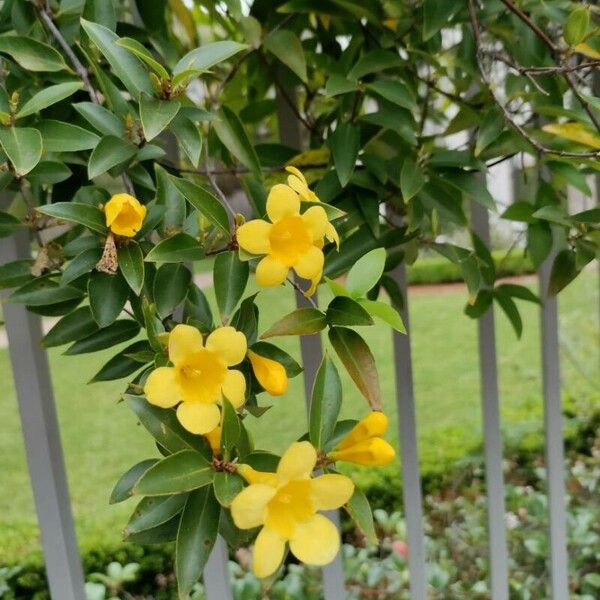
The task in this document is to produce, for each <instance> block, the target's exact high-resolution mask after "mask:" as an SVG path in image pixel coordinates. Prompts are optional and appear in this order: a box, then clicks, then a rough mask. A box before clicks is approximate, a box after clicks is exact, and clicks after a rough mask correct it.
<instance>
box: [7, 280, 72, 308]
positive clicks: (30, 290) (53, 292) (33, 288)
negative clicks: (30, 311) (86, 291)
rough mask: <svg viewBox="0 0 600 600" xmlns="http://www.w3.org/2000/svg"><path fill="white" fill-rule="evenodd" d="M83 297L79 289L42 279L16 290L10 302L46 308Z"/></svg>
mask: <svg viewBox="0 0 600 600" xmlns="http://www.w3.org/2000/svg"><path fill="white" fill-rule="evenodd" d="M82 296H83V293H82V292H81V291H80V290H78V289H77V288H74V287H70V286H59V285H58V284H57V283H56V282H55V281H52V280H51V279H48V278H41V279H34V280H33V281H30V282H29V283H26V284H25V285H22V286H21V287H20V288H18V289H17V290H15V291H14V292H13V293H12V294H11V295H10V296H9V301H10V302H14V303H15V304H27V305H28V306H45V305H47V304H58V303H59V302H66V301H67V300H75V299H79V298H81V297H82Z"/></svg>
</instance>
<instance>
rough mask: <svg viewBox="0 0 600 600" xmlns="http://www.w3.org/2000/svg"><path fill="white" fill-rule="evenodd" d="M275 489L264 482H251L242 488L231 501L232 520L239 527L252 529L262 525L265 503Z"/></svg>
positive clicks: (264, 515)
mask: <svg viewBox="0 0 600 600" xmlns="http://www.w3.org/2000/svg"><path fill="white" fill-rule="evenodd" d="M275 493H276V490H275V488H274V487H272V486H270V485H265V484H264V483H253V484H252V485H249V486H248V487H247V488H244V489H243V490H242V491H241V492H240V493H239V494H238V495H237V496H236V497H235V498H234V499H233V502H232V503H231V516H232V517H233V522H234V523H235V524H236V525H237V527H239V528H240V529H252V528H253V527H258V526H259V525H262V524H263V523H264V521H265V517H266V514H267V504H268V503H269V501H270V500H271V498H273V496H274V495H275Z"/></svg>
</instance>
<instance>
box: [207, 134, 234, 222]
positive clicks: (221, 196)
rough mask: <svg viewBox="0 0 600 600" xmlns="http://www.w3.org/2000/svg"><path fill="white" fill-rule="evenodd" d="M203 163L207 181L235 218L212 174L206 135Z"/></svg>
mask: <svg viewBox="0 0 600 600" xmlns="http://www.w3.org/2000/svg"><path fill="white" fill-rule="evenodd" d="M204 164H205V167H206V176H207V177H208V181H210V185H211V186H212V188H213V189H214V190H215V192H216V193H217V196H219V198H220V199H221V202H222V203H223V205H224V206H225V208H226V209H227V210H228V211H229V212H230V214H231V216H232V217H233V219H234V220H235V211H234V210H233V208H232V207H231V205H230V204H229V200H228V199H227V196H226V195H225V193H224V192H223V190H222V189H221V188H220V187H219V184H218V183H217V180H216V179H215V177H214V174H213V172H212V170H211V168H210V153H209V150H208V136H206V159H205V161H204Z"/></svg>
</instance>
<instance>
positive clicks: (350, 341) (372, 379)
mask: <svg viewBox="0 0 600 600" xmlns="http://www.w3.org/2000/svg"><path fill="white" fill-rule="evenodd" d="M329 341H330V342H331V344H332V346H333V347H334V349H335V351H336V352H337V355H338V356H339V357H340V360H341V361H342V363H344V366H345V367H346V370H347V371H348V374H349V375H350V377H351V378H352V381H354V383H355V384H356V387H357V388H358V389H359V390H360V392H361V393H362V395H363V396H364V397H365V398H366V399H367V402H368V403H369V406H370V407H371V408H372V409H373V410H381V391H380V389H379V376H378V375H377V367H376V366H375V359H374V358H373V354H372V353H371V350H370V349H369V346H367V343H366V342H365V341H364V340H363V339H362V337H361V336H360V335H358V333H356V331H354V330H353V329H347V328H346V327H331V328H330V329H329Z"/></svg>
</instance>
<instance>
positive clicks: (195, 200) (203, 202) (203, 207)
mask: <svg viewBox="0 0 600 600" xmlns="http://www.w3.org/2000/svg"><path fill="white" fill-rule="evenodd" d="M171 179H172V181H173V183H174V184H175V187H176V188H177V189H178V190H179V191H180V192H181V193H182V194H183V196H184V198H185V199H186V200H187V201H188V202H189V203H190V204H191V205H192V206H193V207H194V208H195V209H196V210H197V211H198V212H199V213H200V214H202V215H204V216H205V217H206V218H207V219H208V220H209V221H210V222H211V223H213V225H215V226H216V227H219V228H221V229H222V230H223V231H224V232H225V233H226V234H227V235H228V236H229V235H230V233H229V218H228V217H227V211H226V210H225V207H224V206H223V205H222V204H221V203H220V202H219V201H218V200H217V199H216V198H215V197H214V196H213V195H212V194H211V193H210V192H209V191H208V190H205V189H204V188H203V187H200V186H199V185H196V184H195V183H192V182H191V181H188V180H187V179H179V178H178V177H172V178H171Z"/></svg>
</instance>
